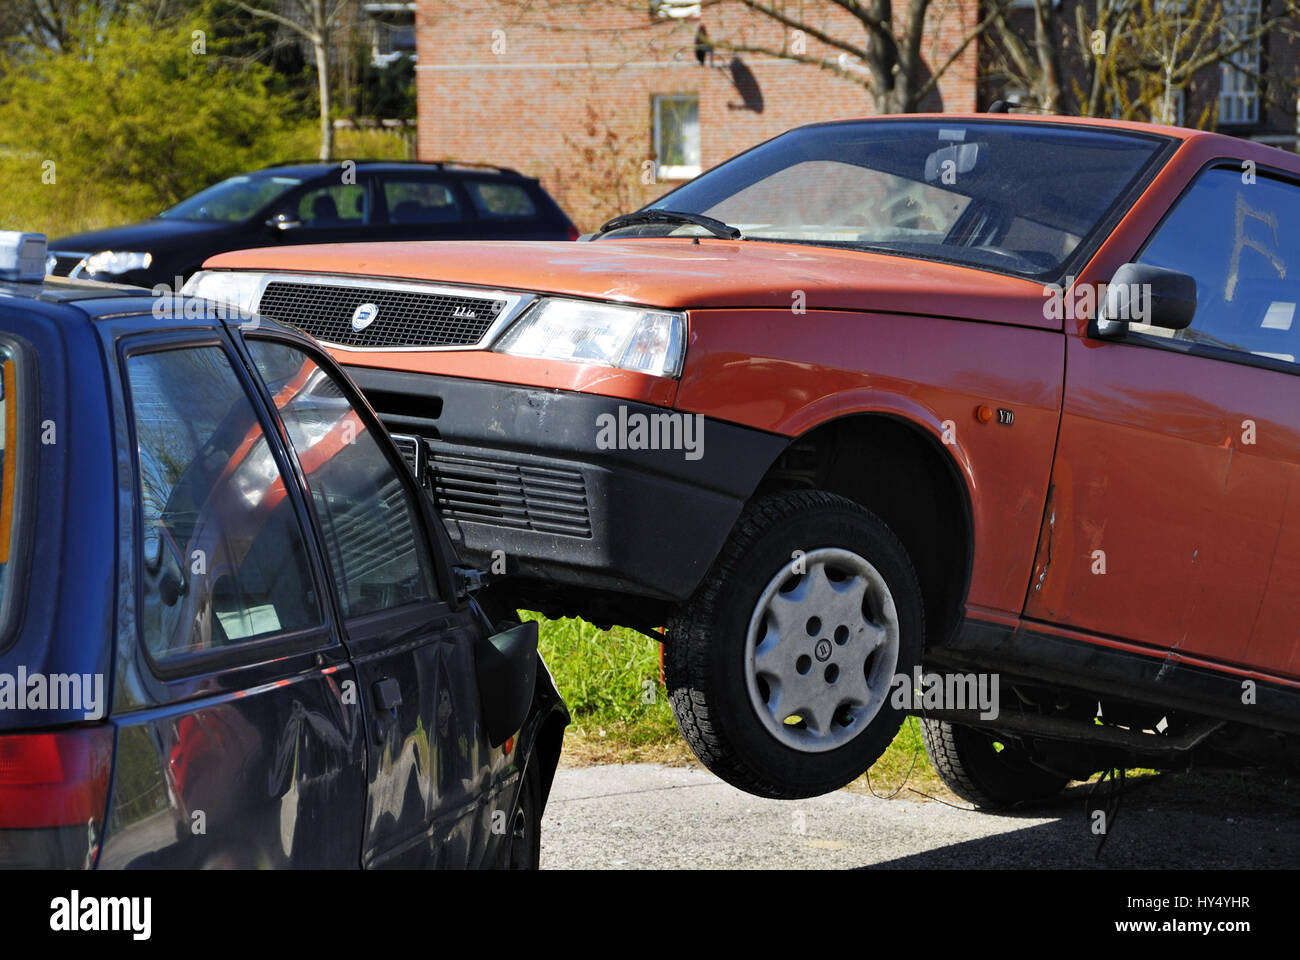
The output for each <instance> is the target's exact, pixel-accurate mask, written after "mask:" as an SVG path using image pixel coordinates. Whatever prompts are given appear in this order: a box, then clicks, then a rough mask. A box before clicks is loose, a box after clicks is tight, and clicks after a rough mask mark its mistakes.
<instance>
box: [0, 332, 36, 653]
mask: <svg viewBox="0 0 1300 960" xmlns="http://www.w3.org/2000/svg"><path fill="white" fill-rule="evenodd" d="M22 359H23V358H22V355H21V353H20V348H19V347H18V345H17V344H15V343H13V342H12V341H8V340H5V339H3V338H0V643H3V641H4V640H6V639H7V638H8V634H9V627H10V625H11V623H12V621H13V613H14V610H15V609H16V608H17V607H18V604H19V599H18V594H19V584H20V582H21V579H22V575H23V573H24V571H23V569H22V562H23V557H22V551H21V550H20V548H19V546H20V537H19V533H20V528H21V526H22V522H21V521H22V519H23V515H24V514H23V501H24V499H25V497H24V494H25V493H26V488H27V485H26V483H25V482H24V480H23V475H24V473H25V467H26V457H27V456H28V455H29V451H30V449H31V438H30V437H29V436H27V435H26V431H25V430H23V429H22V425H23V424H24V423H25V422H26V421H28V420H29V418H27V417H23V416H21V414H22V412H23V406H24V404H25V403H26V402H27V391H28V390H29V386H28V384H26V383H25V382H24V378H23V376H22V373H21V371H22V370H23V363H22Z"/></svg>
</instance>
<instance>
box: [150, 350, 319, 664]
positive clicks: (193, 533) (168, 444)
mask: <svg viewBox="0 0 1300 960" xmlns="http://www.w3.org/2000/svg"><path fill="white" fill-rule="evenodd" d="M126 370H127V380H128V383H129V385H130V393H131V409H132V417H133V421H134V426H135V440H136V457H137V461H136V462H137V467H138V472H139V478H140V480H139V482H140V514H141V530H142V536H141V539H140V544H141V546H140V549H141V556H140V557H139V562H140V568H141V583H142V597H141V621H142V631H143V636H144V641H145V645H146V649H147V650H148V651H149V653H150V655H151V656H152V657H153V658H154V659H155V660H165V659H167V658H169V657H175V656H177V655H180V654H187V653H196V652H202V651H209V650H218V649H221V648H225V647H229V646H231V645H234V644H240V643H245V642H249V641H253V640H258V639H262V638H268V637H271V636H274V635H282V634H285V633H289V632H295V631H299V630H306V629H310V628H314V627H318V626H320V625H321V624H323V622H324V620H323V617H322V614H321V605H320V601H319V597H318V595H317V591H316V587H315V584H314V582H313V578H312V574H311V566H310V563H309V560H308V554H307V548H306V543H305V540H304V537H303V532H302V529H301V528H300V526H299V524H298V518H297V515H296V514H295V512H294V506H293V502H292V500H291V499H290V498H289V496H288V495H287V492H286V486H285V481H284V477H283V476H282V475H281V473H280V469H279V466H278V464H277V463H276V461H275V458H274V455H273V454H272V451H271V449H270V447H269V445H268V443H267V438H266V435H265V434H264V433H263V431H262V426H261V423H260V422H259V420H258V417H257V413H256V411H255V409H254V407H253V404H252V402H251V401H250V400H249V397H248V395H247V393H246V392H245V390H244V387H243V385H242V384H241V383H240V381H239V378H238V377H237V376H236V375H235V371H234V368H233V367H232V366H231V363H230V360H229V357H228V356H227V354H226V352H225V351H224V350H223V349H222V348H220V347H217V346H196V347H186V348H183V349H170V350H165V351H161V352H153V353H143V354H136V355H133V356H130V357H128V358H127V361H126Z"/></svg>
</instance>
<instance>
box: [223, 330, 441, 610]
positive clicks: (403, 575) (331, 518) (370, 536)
mask: <svg viewBox="0 0 1300 960" xmlns="http://www.w3.org/2000/svg"><path fill="white" fill-rule="evenodd" d="M248 348H249V351H250V352H251V353H252V355H253V361H254V362H255V363H256V364H257V369H258V370H259V372H260V373H261V374H262V377H263V379H265V380H266V383H267V386H268V387H269V388H270V391H271V395H272V396H273V397H274V398H275V404H276V406H277V407H278V408H279V410H280V416H281V418H282V419H283V421H284V426H285V429H286V430H287V431H288V433H289V439H290V441H291V442H292V443H293V446H294V449H295V450H296V451H297V453H298V460H299V462H300V463H301V464H302V470H303V474H304V475H305V476H306V478H307V486H308V487H309V488H310V489H311V495H312V500H313V502H314V503H315V505H316V512H317V514H318V516H319V518H320V523H321V527H322V529H323V530H324V533H325V545H326V551H327V552H328V554H329V560H330V566H331V568H332V570H333V573H334V579H335V581H336V582H337V584H338V588H339V593H340V594H341V596H342V601H343V610H344V614H345V615H346V616H348V617H362V616H365V615H367V614H371V613H379V612H381V611H384V610H388V609H390V608H392V607H397V606H401V605H402V604H407V603H415V602H417V601H420V600H428V599H432V598H433V597H434V596H435V591H434V587H433V576H432V570H433V568H432V565H431V562H430V557H429V555H428V547H427V544H426V543H425V540H424V536H423V534H422V533H421V532H420V524H419V513H418V507H417V505H416V503H415V501H414V499H413V497H412V494H411V492H410V490H409V488H408V487H407V486H406V485H405V484H404V483H403V482H402V478H401V475H400V474H399V473H398V472H397V468H396V467H395V465H394V464H393V463H392V462H390V461H389V459H388V457H386V456H385V455H384V452H383V451H382V450H381V449H380V447H379V444H378V443H377V442H376V440H375V438H374V437H373V436H371V434H370V432H369V431H368V430H367V429H366V426H365V423H364V422H363V421H362V420H361V418H360V417H359V416H357V413H356V411H355V410H354V409H353V408H352V405H351V404H350V403H349V402H348V399H347V395H346V394H344V392H343V391H342V390H341V389H340V387H339V385H338V383H336V382H335V381H334V379H333V377H331V376H330V375H329V374H327V373H326V372H325V371H324V370H322V369H321V368H320V367H319V366H317V365H316V363H315V362H314V361H313V360H312V359H311V358H310V357H309V356H307V355H306V354H304V353H303V352H302V351H301V350H298V349H297V348H296V347H291V346H286V345H284V344H279V343H272V342H270V341H265V340H250V341H249V342H248Z"/></svg>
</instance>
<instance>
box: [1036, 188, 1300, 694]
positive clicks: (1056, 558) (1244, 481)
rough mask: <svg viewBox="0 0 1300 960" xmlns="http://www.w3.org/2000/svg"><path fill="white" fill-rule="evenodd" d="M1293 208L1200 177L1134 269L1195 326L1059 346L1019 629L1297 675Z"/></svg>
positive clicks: (1291, 201) (1284, 195) (1273, 193)
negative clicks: (1044, 501)
mask: <svg viewBox="0 0 1300 960" xmlns="http://www.w3.org/2000/svg"><path fill="white" fill-rule="evenodd" d="M1298 228H1300V196H1298V193H1297V187H1296V185H1295V184H1294V183H1292V182H1289V181H1287V180H1285V179H1282V178H1280V177H1273V176H1270V175H1260V176H1257V177H1255V176H1250V177H1248V176H1244V175H1243V171H1242V167H1241V166H1240V165H1238V164H1233V165H1230V166H1215V167H1212V168H1209V169H1206V170H1204V171H1202V172H1201V173H1200V175H1199V176H1198V177H1197V178H1196V179H1195V180H1194V181H1193V183H1192V184H1191V185H1190V186H1189V187H1188V188H1187V189H1186V190H1185V191H1184V193H1183V195H1182V196H1181V197H1180V198H1179V200H1178V201H1177V202H1176V204H1175V205H1174V207H1173V209H1172V210H1171V212H1170V213H1169V214H1168V215H1167V216H1166V218H1165V220H1164V221H1163V222H1162V223H1161V224H1160V225H1159V226H1158V227H1157V228H1156V230H1155V232H1154V233H1153V234H1152V236H1151V237H1150V238H1149V240H1148V241H1147V243H1146V245H1145V247H1144V249H1143V250H1142V251H1141V252H1140V254H1139V256H1138V257H1137V259H1138V260H1139V261H1140V262H1142V263H1148V264H1152V265H1155V266H1159V267H1165V268H1170V269H1174V270H1179V271H1182V272H1184V273H1188V274H1191V275H1192V276H1193V277H1194V278H1195V279H1196V287H1197V311H1196V315H1195V318H1194V320H1193V321H1192V324H1191V326H1190V327H1188V328H1187V329H1186V330H1182V331H1177V332H1174V331H1171V330H1167V329H1159V328H1156V327H1152V326H1147V325H1145V324H1142V323H1133V324H1131V326H1130V332H1129V334H1128V336H1127V337H1126V338H1125V339H1124V340H1123V341H1120V342H1102V341H1098V340H1093V339H1090V338H1088V337H1071V338H1070V342H1069V345H1068V347H1067V355H1066V371H1067V372H1066V382H1065V405H1064V412H1063V416H1062V421H1061V431H1060V439H1059V443H1058V448H1057V457H1056V463H1055V467H1054V470H1053V492H1052V499H1051V503H1050V505H1049V507H1048V511H1047V515H1046V520H1045V522H1046V529H1045V531H1044V535H1043V539H1042V542H1041V547H1040V551H1039V556H1038V568H1037V569H1036V571H1035V578H1034V581H1033V583H1032V584H1031V586H1030V592H1029V598H1028V602H1027V605H1026V613H1027V615H1028V616H1031V617H1035V618H1039V619H1042V620H1049V621H1055V622H1059V623H1065V624H1069V625H1071V626H1076V627H1080V628H1082V629H1085V630H1087V631H1090V632H1093V633H1098V634H1106V635H1110V636H1113V637H1120V638H1126V639H1130V640H1135V641H1139V642H1142V643H1146V644H1150V645H1152V646H1154V647H1158V648H1160V649H1163V650H1167V651H1174V652H1178V653H1180V654H1186V655H1190V656H1193V657H1202V658H1206V659H1210V660H1215V661H1220V662H1223V663H1229V664H1251V665H1254V666H1258V667H1263V668H1266V669H1269V670H1272V671H1276V672H1289V673H1292V674H1295V673H1296V671H1297V667H1298V666H1300V663H1297V655H1296V652H1295V651H1296V647H1295V630H1294V624H1295V622H1296V619H1297V616H1300V591H1297V590H1296V589H1295V583H1296V578H1297V576H1300V536H1298V535H1300V486H1298V483H1300V477H1298V476H1297V470H1298V468H1297V464H1298V463H1300V378H1298V375H1300V363H1298V362H1297V361H1298V360H1300V327H1297V324H1296V323H1295V319H1296V318H1295V314H1296V304H1297V302H1300V287H1298V286H1297V284H1298V282H1300V281H1298V278H1300V232H1298Z"/></svg>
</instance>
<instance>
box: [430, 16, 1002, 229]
mask: <svg viewBox="0 0 1300 960" xmlns="http://www.w3.org/2000/svg"><path fill="white" fill-rule="evenodd" d="M804 18H805V22H808V23H809V24H810V25H811V26H815V27H817V28H819V29H825V30H826V31H827V32H828V33H830V34H832V35H834V36H842V37H845V38H847V39H851V40H859V39H860V37H861V26H860V24H858V23H857V21H856V20H853V19H852V18H851V17H849V16H848V15H847V14H846V13H844V11H843V10H842V9H840V8H839V7H836V6H835V5H833V4H831V3H829V2H827V0H805V5H804ZM974 18H975V7H974V3H973V0H934V2H933V4H932V7H931V10H930V17H929V24H928V31H927V37H926V42H925V44H924V50H925V51H926V62H927V64H929V65H930V66H931V68H932V69H933V68H935V67H937V65H939V64H942V63H944V62H945V61H946V60H947V59H948V58H949V56H950V55H951V54H952V52H953V51H954V50H955V49H956V47H957V45H958V44H959V43H960V42H961V40H962V38H964V36H965V35H966V33H967V32H968V31H969V29H970V27H971V26H972V25H973V23H974ZM701 23H703V24H704V25H705V26H706V28H707V30H708V32H709V35H710V36H711V37H712V38H715V39H723V38H725V39H727V40H729V41H731V42H733V43H737V44H744V45H747V46H759V47H765V48H769V49H771V48H776V49H780V48H782V47H783V46H784V45H785V44H788V43H790V42H791V41H792V39H793V38H792V35H791V33H790V31H787V30H785V29H784V28H782V27H781V26H780V25H779V24H776V23H774V22H773V21H771V20H769V19H768V18H765V17H760V16H756V15H754V14H752V13H750V12H749V11H748V10H746V9H745V8H744V7H743V6H740V5H738V4H723V5H720V6H712V7H706V8H705V10H704V12H703V14H702V16H701V17H700V18H698V19H685V20H680V21H668V22H665V21H662V20H657V19H656V18H654V17H652V16H651V14H650V12H649V4H648V2H642V3H637V2H628V3H627V4H626V5H625V4H624V3H623V2H622V0H537V2H530V3H527V4H523V3H520V2H518V0H420V3H419V4H418V6H417V12H416V29H417V37H418V43H419V66H418V67H417V73H416V77H417V92H418V97H419V128H418V131H419V140H418V149H419V156H420V158H421V159H423V160H440V159H455V160H460V161H475V162H487V163H499V164H502V165H505V166H511V167H514V168H516V169H518V170H521V171H523V172H525V173H528V174H530V175H533V176H537V177H540V178H541V179H542V181H543V183H544V185H545V186H546V188H547V189H548V190H550V191H551V192H552V193H553V194H554V195H555V196H556V197H557V199H559V200H560V202H561V204H562V205H563V206H564V207H565V208H566V210H568V212H569V213H570V215H571V216H572V217H573V218H574V219H575V221H577V222H578V225H579V226H580V227H582V228H583V229H590V228H592V227H594V226H596V225H597V224H599V223H600V222H602V221H603V220H604V219H605V218H607V217H609V216H612V215H613V214H615V213H618V212H625V211H627V210H630V209H633V208H635V207H637V206H640V205H641V204H643V203H645V202H648V201H649V200H651V199H653V198H655V197H656V196H659V195H660V194H662V193H664V192H665V191H666V190H668V189H669V188H671V187H672V186H673V185H674V184H673V183H671V182H663V181H655V180H654V179H653V177H654V173H653V167H652V163H653V160H654V144H653V133H652V130H653V117H652V106H651V104H652V98H653V96H654V95H656V94H694V95H696V96H698V98H699V120H700V149H701V166H702V167H703V168H704V169H708V168H709V167H711V166H714V165H716V164H718V163H720V162H721V161H723V160H725V159H726V158H728V157H730V156H733V155H734V154H736V153H739V152H740V151H742V150H744V149H746V148H748V147H751V146H753V145H755V144H757V143H760V142H762V141H764V140H766V139H768V138H770V137H773V136H775V135H776V134H778V133H781V132H783V131H785V130H788V129H790V128H792V127H796V126H799V125H801V124H804V123H811V122H815V121H820V120H833V119H842V118H847V117H858V116H866V115H869V114H871V113H873V112H874V109H873V105H872V98H871V95H870V93H869V91H868V89H867V88H866V87H865V86H863V85H860V84H858V83H855V82H853V81H851V80H847V79H843V78H841V77H839V76H836V75H835V74H833V73H831V72H829V71H826V70H822V69H819V68H818V67H816V66H813V65H808V64H801V63H795V62H792V61H788V60H782V59H779V58H774V57H771V56H765V55H763V54H752V53H745V54H741V55H739V61H740V63H741V66H740V67H739V68H735V67H733V61H734V60H736V59H737V56H736V55H734V54H731V53H729V52H725V51H722V50H719V51H717V52H715V53H714V55H713V57H712V61H711V63H710V64H707V65H705V66H701V65H700V64H699V63H697V60H696V56H695V43H694V38H695V31H696V28H697V27H698V26H699V25H700V24H701ZM806 45H807V52H808V53H812V54H816V53H818V52H819V50H821V49H824V48H819V45H818V44H817V43H816V42H815V41H814V40H812V39H811V38H808V39H807V40H806ZM975 54H976V50H975V45H974V44H971V45H970V47H969V48H968V49H967V50H966V51H965V52H964V53H963V55H962V56H961V57H960V58H959V59H958V60H957V61H956V62H955V63H954V64H953V66H952V67H951V68H950V69H949V71H948V72H946V73H945V74H944V76H943V77H942V78H941V79H940V81H939V83H938V91H937V93H936V94H935V95H934V96H932V97H931V98H930V100H929V101H928V102H927V105H926V106H927V108H930V109H935V110H947V111H961V110H973V109H975V96H976V93H975V61H976V56H975ZM832 56H834V54H832ZM737 78H738V79H739V83H738V82H737ZM760 107H761V109H759V108H760ZM646 180H650V182H649V183H647V182H645V181H646Z"/></svg>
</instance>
